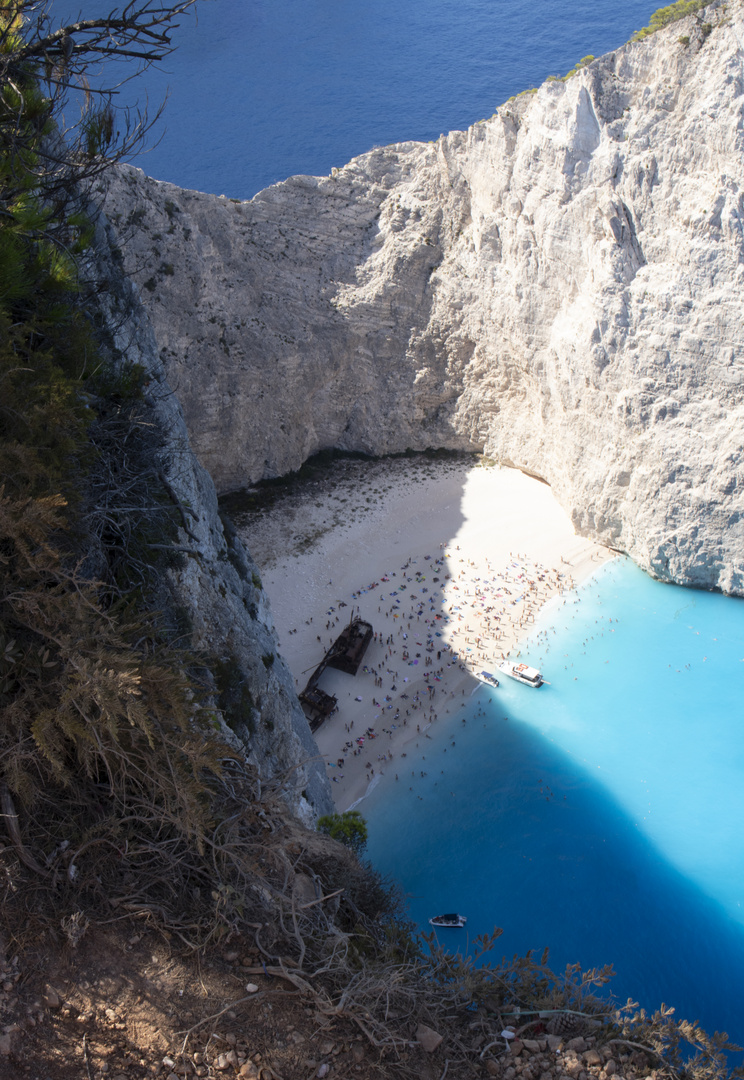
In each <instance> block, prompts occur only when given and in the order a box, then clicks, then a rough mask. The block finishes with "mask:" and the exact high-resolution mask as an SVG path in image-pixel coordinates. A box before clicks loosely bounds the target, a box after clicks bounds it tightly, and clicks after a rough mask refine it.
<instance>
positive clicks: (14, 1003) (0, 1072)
mask: <svg viewBox="0 0 744 1080" xmlns="http://www.w3.org/2000/svg"><path fill="white" fill-rule="evenodd" d="M259 972H260V973H259ZM0 979H2V984H1V985H2V992H1V993H0V1077H1V1078H2V1080H6V1078H8V1080H11V1078H12V1080H17V1078H22V1080H26V1078H28V1080H143V1078H145V1077H148V1078H151V1077H154V1076H160V1077H163V1078H164V1080H182V1078H183V1077H192V1076H197V1077H199V1076H203V1077H224V1078H226V1080H228V1078H230V1077H237V1076H240V1077H244V1078H249V1080H250V1078H255V1080H258V1078H259V1077H261V1080H273V1078H277V1080H295V1078H303V1080H309V1078H310V1077H316V1076H321V1077H322V1076H326V1075H328V1076H329V1078H331V1080H333V1078H335V1077H354V1078H358V1080H368V1078H370V1077H373V1076H376V1077H379V1076H381V1075H384V1071H385V1069H384V1064H385V1059H384V1055H381V1054H380V1052H379V1051H377V1050H375V1049H374V1048H373V1047H372V1046H371V1045H370V1043H369V1042H368V1041H367V1040H366V1039H365V1038H364V1036H363V1035H362V1034H361V1032H360V1030H359V1028H358V1027H357V1026H356V1024H355V1023H354V1022H353V1021H351V1020H346V1019H339V1020H334V1021H331V1020H329V1019H328V1018H327V1017H324V1016H321V1015H319V1014H318V1013H317V1012H315V1010H314V1009H312V1008H309V1007H308V1006H307V1004H306V1002H305V1001H303V1000H302V999H301V998H300V995H299V993H298V991H297V990H295V989H294V988H293V987H292V986H291V985H290V984H288V983H287V982H284V981H283V980H281V979H279V978H274V977H267V976H266V975H264V974H263V971H262V965H261V963H260V961H259V958H258V955H257V954H256V953H255V952H253V951H252V950H250V949H248V948H241V947H240V945H239V944H237V943H231V944H230V945H228V946H226V947H224V948H223V949H222V951H220V952H215V953H213V954H212V955H211V956H210V957H208V958H206V959H205V958H201V959H199V958H196V957H194V956H193V955H192V956H183V955H182V954H181V953H179V950H178V949H177V948H176V946H175V944H174V942H172V941H171V942H169V941H166V940H165V939H164V938H163V936H162V934H160V933H156V932H144V933H143V932H142V930H141V929H140V930H138V931H136V932H135V931H134V930H133V928H132V927H131V926H130V927H129V929H128V931H125V932H122V930H121V928H120V927H119V928H116V929H111V928H109V929H107V930H97V931H95V932H93V931H92V930H89V931H88V932H87V933H86V934H85V935H84V936H83V938H82V940H81V941H80V942H79V944H78V946H77V947H76V948H74V949H73V948H71V947H70V946H69V945H67V944H65V945H64V946H63V947H62V948H61V949H57V950H55V951H54V952H53V953H51V952H50V951H49V950H39V951H38V952H36V953H35V954H34V953H33V952H29V951H27V952H26V953H24V955H23V956H21V957H19V956H15V957H13V956H10V957H9V958H8V960H7V962H6V965H5V970H4V972H3V973H2V975H0ZM324 1066H327V1068H324ZM420 1075H421V1076H422V1077H426V1076H427V1075H429V1070H428V1069H427V1068H426V1062H425V1061H422V1069H421V1071H420ZM432 1075H433V1074H432ZM437 1075H438V1073H437Z"/></svg>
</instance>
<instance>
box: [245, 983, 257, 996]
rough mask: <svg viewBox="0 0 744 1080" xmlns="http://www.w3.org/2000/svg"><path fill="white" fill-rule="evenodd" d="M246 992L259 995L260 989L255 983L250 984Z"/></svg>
mask: <svg viewBox="0 0 744 1080" xmlns="http://www.w3.org/2000/svg"><path fill="white" fill-rule="evenodd" d="M245 990H246V993H247V994H257V993H258V987H257V986H256V984H255V983H248V984H247V986H246V988H245Z"/></svg>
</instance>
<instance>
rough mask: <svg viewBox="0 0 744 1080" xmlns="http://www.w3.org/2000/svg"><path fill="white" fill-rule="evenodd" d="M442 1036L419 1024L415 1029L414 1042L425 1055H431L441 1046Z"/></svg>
mask: <svg viewBox="0 0 744 1080" xmlns="http://www.w3.org/2000/svg"><path fill="white" fill-rule="evenodd" d="M442 1040H443V1036H442V1035H440V1034H439V1032H437V1031H434V1029H433V1028H430V1027H427V1026H426V1024H419V1026H418V1027H417V1028H416V1042H417V1043H418V1044H419V1046H422V1047H423V1048H424V1050H426V1052H427V1054H433V1053H434V1051H435V1050H436V1048H437V1047H438V1046H439V1045H440V1044H441V1042H442Z"/></svg>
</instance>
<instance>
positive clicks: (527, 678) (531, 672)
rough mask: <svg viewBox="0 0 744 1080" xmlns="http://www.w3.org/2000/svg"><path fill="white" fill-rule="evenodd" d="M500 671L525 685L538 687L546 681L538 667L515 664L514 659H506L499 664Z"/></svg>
mask: <svg viewBox="0 0 744 1080" xmlns="http://www.w3.org/2000/svg"><path fill="white" fill-rule="evenodd" d="M499 671H503V673H504V675H509V676H510V677H511V678H512V679H516V680H517V682H521V683H524V684H525V686H535V687H537V686H542V684H543V683H544V682H545V680H544V679H543V677H542V675H541V674H540V672H539V671H538V670H537V668H533V667H530V666H529V664H515V663H514V661H513V660H505V661H504V663H503V664H499Z"/></svg>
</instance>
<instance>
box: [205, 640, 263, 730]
mask: <svg viewBox="0 0 744 1080" xmlns="http://www.w3.org/2000/svg"><path fill="white" fill-rule="evenodd" d="M211 667H212V672H213V674H214V677H215V682H216V683H217V690H218V691H219V696H218V698H217V705H218V707H219V709H220V712H221V713H222V715H223V717H224V719H225V723H226V724H227V726H228V727H229V728H231V729H232V730H233V731H237V730H238V729H239V728H240V727H247V728H248V730H249V731H250V732H251V734H253V733H254V729H255V726H256V725H255V720H254V716H253V713H254V709H255V707H256V703H255V702H254V700H253V695H252V694H251V691H250V688H249V686H248V681H247V678H246V674H245V672H244V671H243V668H242V666H241V664H240V661H239V660H238V658H237V657H236V656H233V655H230V656H226V657H223V658H221V659H219V660H216V661H214V662H213V663H212V665H211Z"/></svg>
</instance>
